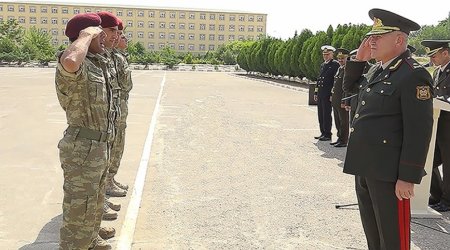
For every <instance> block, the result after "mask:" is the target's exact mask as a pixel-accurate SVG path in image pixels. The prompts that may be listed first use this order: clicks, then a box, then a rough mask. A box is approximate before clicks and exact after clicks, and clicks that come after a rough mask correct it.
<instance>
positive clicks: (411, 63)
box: [405, 57, 423, 69]
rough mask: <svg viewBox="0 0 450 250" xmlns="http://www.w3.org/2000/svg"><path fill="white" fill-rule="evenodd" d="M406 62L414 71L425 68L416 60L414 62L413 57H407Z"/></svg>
mask: <svg viewBox="0 0 450 250" xmlns="http://www.w3.org/2000/svg"><path fill="white" fill-rule="evenodd" d="M405 62H406V63H407V64H408V65H409V67H411V68H412V69H419V68H423V66H422V64H420V63H418V62H417V61H416V60H414V59H413V58H412V57H407V58H406V59H405Z"/></svg>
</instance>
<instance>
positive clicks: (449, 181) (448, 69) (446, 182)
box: [422, 40, 450, 212]
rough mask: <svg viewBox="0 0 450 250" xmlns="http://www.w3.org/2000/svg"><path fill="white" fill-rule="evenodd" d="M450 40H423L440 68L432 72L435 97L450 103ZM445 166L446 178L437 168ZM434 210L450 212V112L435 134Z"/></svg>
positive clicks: (432, 59)
mask: <svg viewBox="0 0 450 250" xmlns="http://www.w3.org/2000/svg"><path fill="white" fill-rule="evenodd" d="M449 42H450V40H424V41H422V45H423V46H425V48H426V51H427V56H429V57H430V61H431V62H432V63H433V64H434V65H436V66H438V67H437V68H436V70H435V71H434V73H433V80H434V97H436V98H438V99H441V100H443V101H446V102H450V99H449V98H450V49H449ZM441 164H442V170H443V179H441V173H440V172H439V169H438V167H439V166H440V165H441ZM430 194H431V197H430V202H431V203H435V204H432V205H431V207H432V208H433V209H435V210H436V211H439V212H446V211H450V112H448V111H444V110H442V111H441V114H440V116H439V121H438V130H437V134H436V148H435V151H434V162H433V175H432V178H431V189H430Z"/></svg>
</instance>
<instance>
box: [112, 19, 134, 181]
mask: <svg viewBox="0 0 450 250" xmlns="http://www.w3.org/2000/svg"><path fill="white" fill-rule="evenodd" d="M119 30H120V31H122V30H123V25H122V22H121V21H120V20H119ZM127 42H128V41H127V39H126V37H125V35H123V34H121V35H120V37H119V40H118V44H117V46H116V48H115V49H114V50H113V53H112V55H113V58H114V62H115V65H116V69H117V79H118V83H119V86H120V94H119V96H120V117H119V119H117V121H116V124H115V128H116V131H117V133H116V138H115V141H114V144H113V148H112V151H111V166H110V168H109V176H108V177H109V178H108V180H109V181H110V182H109V183H108V184H109V185H111V188H112V189H116V187H119V188H121V189H122V190H128V186H127V185H124V184H121V183H120V182H118V181H116V180H115V179H114V176H115V175H116V174H117V171H118V169H119V166H120V160H121V159H122V155H123V151H124V147H125V128H126V127H127V123H126V120H127V116H128V98H129V93H130V91H131V89H132V88H133V82H132V81H131V70H130V67H129V65H128V54H127V52H126V49H127V46H128V45H127Z"/></svg>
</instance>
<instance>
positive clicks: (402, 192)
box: [395, 180, 414, 200]
mask: <svg viewBox="0 0 450 250" xmlns="http://www.w3.org/2000/svg"><path fill="white" fill-rule="evenodd" d="M395 195H396V196H397V199H399V200H403V199H410V198H411V197H414V183H410V182H406V181H402V180H397V183H396V184H395Z"/></svg>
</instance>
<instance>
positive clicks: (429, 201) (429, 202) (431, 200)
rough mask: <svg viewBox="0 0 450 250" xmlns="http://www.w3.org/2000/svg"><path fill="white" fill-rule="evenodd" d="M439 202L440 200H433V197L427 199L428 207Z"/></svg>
mask: <svg viewBox="0 0 450 250" xmlns="http://www.w3.org/2000/svg"><path fill="white" fill-rule="evenodd" d="M439 202H440V200H438V199H435V198H433V197H430V198H429V199H428V205H429V206H433V205H436V204H438V203H439Z"/></svg>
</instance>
